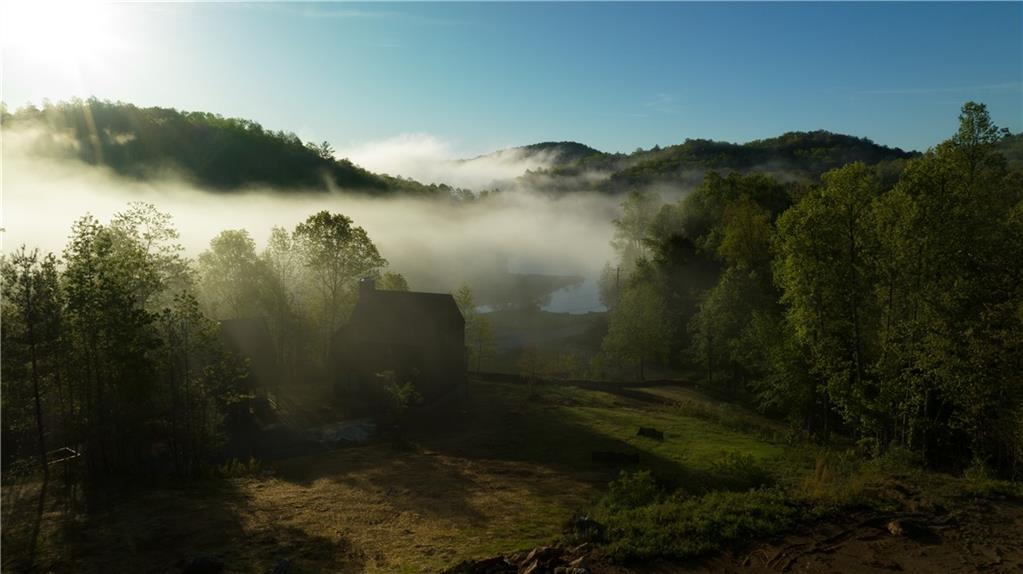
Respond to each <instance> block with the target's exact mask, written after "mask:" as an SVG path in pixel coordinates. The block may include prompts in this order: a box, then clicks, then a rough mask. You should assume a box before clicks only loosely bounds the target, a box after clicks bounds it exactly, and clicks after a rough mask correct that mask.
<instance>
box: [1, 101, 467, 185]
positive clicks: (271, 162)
mask: <svg viewBox="0 0 1023 574" xmlns="http://www.w3.org/2000/svg"><path fill="white" fill-rule="evenodd" d="M3 124H4V127H5V129H18V128H21V127H31V128H42V130H43V134H44V135H46V136H49V138H50V142H51V143H54V142H56V143H57V145H50V146H36V147H37V149H36V150H35V151H37V152H40V151H41V152H44V153H46V152H49V153H61V154H68V153H70V154H71V155H72V156H73V157H75V158H77V159H79V160H81V161H83V162H86V163H89V164H94V165H104V166H107V167H109V168H111V169H113V170H114V171H115V172H117V173H118V174H120V175H123V176H127V177H133V178H139V179H144V178H147V177H151V176H153V175H156V174H161V173H166V172H173V173H175V174H176V175H179V176H182V177H184V178H186V179H188V180H190V181H192V182H193V183H194V184H196V185H198V186H200V187H204V188H208V189H212V190H217V191H231V190H237V189H242V188H246V187H258V186H269V187H274V188H278V189H282V190H297V189H303V190H314V191H327V190H330V189H335V188H339V189H344V190H349V191H359V192H364V193H370V194H388V193H413V194H423V195H430V194H437V193H447V192H450V191H451V189H450V188H449V187H448V186H426V185H422V184H420V183H418V182H415V181H412V180H408V179H404V178H395V177H390V176H386V175H378V174H374V173H371V172H369V171H367V170H365V169H362V168H361V167H358V166H356V165H354V164H352V162H350V161H348V160H347V159H335V158H334V156H333V150H332V149H331V148H330V146H329V144H327V143H326V142H324V143H323V144H312V143H308V142H305V143H304V142H302V140H301V139H299V137H298V136H296V135H295V134H294V133H291V132H282V131H272V130H267V129H265V128H263V126H261V125H260V124H258V123H257V122H254V121H251V120H245V119H238V118H225V117H222V116H220V115H217V114H211V113H206V112H185V111H178V110H175V109H171V108H158V107H153V108H140V107H137V106H135V105H132V104H127V103H121V102H107V101H100V100H96V99H89V100H84V101H83V100H73V101H70V102H62V103H58V104H47V105H45V106H44V107H43V108H42V109H38V108H34V107H27V108H23V109H20V110H18V111H17V112H16V113H13V114H8V113H4V114H3Z"/></svg>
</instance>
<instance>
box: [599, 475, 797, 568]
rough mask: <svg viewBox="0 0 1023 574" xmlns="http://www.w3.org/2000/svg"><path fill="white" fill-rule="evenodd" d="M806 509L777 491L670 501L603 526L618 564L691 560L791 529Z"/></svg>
mask: <svg viewBox="0 0 1023 574" xmlns="http://www.w3.org/2000/svg"><path fill="white" fill-rule="evenodd" d="M800 516H801V509H800V508H799V507H798V506H797V505H795V504H793V503H792V502H790V501H789V500H788V497H787V496H786V494H785V492H784V491H782V490H781V489H778V488H761V489H755V490H749V491H746V492H726V491H715V492H711V493H708V494H705V495H703V496H700V497H691V498H686V497H683V496H671V497H668V498H666V499H663V500H661V501H659V502H654V503H652V504H648V505H645V506H640V507H636V508H626V509H621V510H618V511H611V512H608V513H607V514H606V515H605V516H604V517H603V519H604V522H605V523H606V524H607V526H608V532H609V538H610V540H611V542H610V543H609V544H608V545H607V547H606V550H607V553H608V555H609V556H610V557H612V558H615V559H618V560H636V559H650V558H657V557H664V558H689V557H693V556H698V555H701V554H705V553H708V552H711V551H714V550H719V549H721V548H722V547H723V546H725V545H727V544H731V543H735V542H737V541H740V540H748V539H751V538H755V537H764V536H771V535H774V534H778V533H780V532H783V531H785V530H787V529H789V528H791V527H792V525H793V524H794V523H795V521H796V520H798V518H799V517H800Z"/></svg>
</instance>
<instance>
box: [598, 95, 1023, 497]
mask: <svg viewBox="0 0 1023 574" xmlns="http://www.w3.org/2000/svg"><path fill="white" fill-rule="evenodd" d="M959 120H960V125H959V129H958V131H957V132H956V133H955V134H954V135H953V136H952V137H951V138H950V139H948V140H947V141H945V142H943V143H941V144H940V145H938V146H936V147H935V148H933V149H931V150H929V151H928V152H926V153H924V154H922V155H920V156H919V157H915V158H913V159H911V160H909V161H907V162H906V163H905V165H904V166H901V167H900V169H899V170H898V171H897V172H894V173H893V172H892V171H890V169H889V168H890V166H889V165H884V164H882V165H878V166H868V165H866V164H864V163H862V162H853V163H849V164H846V165H844V166H842V167H839V168H836V169H833V170H831V171H828V172H826V173H825V174H823V175H822V177H821V178H820V181H819V182H817V183H814V184H791V183H782V182H779V181H777V180H775V179H773V178H771V177H768V176H765V175H763V174H748V175H738V174H730V175H728V176H724V177H723V176H719V175H717V174H714V173H711V174H708V175H707V176H706V178H705V179H704V181H703V183H702V185H701V186H700V187H699V188H698V189H696V190H695V191H694V192H692V193H691V194H689V195H688V196H686V197H685V198H684V199H682V200H681V201H679V202H677V203H674V204H668V205H660V204H659V202H658V201H657V200H656V199H655V198H654V197H653V196H651V195H649V194H645V193H638V192H637V193H633V194H632V195H630V196H629V197H628V198H627V199H626V201H625V202H624V210H623V216H622V218H621V219H620V220H618V221H616V228H617V235H616V239H615V241H614V243H613V245H614V246H615V248H616V250H617V252H618V255H619V261H618V265H617V266H614V267H612V266H609V267H608V268H607V269H605V273H604V277H603V279H602V282H601V285H602V296H603V298H604V300H605V303H606V304H607V305H608V307H609V308H610V310H611V312H610V320H609V332H608V334H607V336H606V338H605V340H604V352H605V356H608V357H614V358H615V359H616V360H617V364H618V365H628V366H629V369H630V370H631V369H635V371H634V376H637V377H642V376H643V368H644V365H646V364H649V363H651V362H658V361H659V362H661V363H662V364H663V363H673V364H677V365H682V366H685V367H688V368H690V369H692V370H693V372H695V373H698V376H699V378H700V379H702V380H703V382H704V383H705V384H706V385H708V386H710V387H711V388H714V389H718V390H719V391H721V392H725V393H729V394H731V395H733V396H735V397H739V398H743V399H745V400H747V401H749V402H751V403H753V404H755V405H757V406H758V407H760V408H761V409H762V410H764V411H766V412H770V413H774V414H777V415H779V416H784V417H787V418H788V419H789V420H791V422H792V424H793V425H794V426H795V427H796V428H799V429H802V430H803V431H805V432H806V433H808V434H811V435H813V436H817V437H820V438H824V439H826V438H827V437H828V436H831V435H833V434H834V433H842V434H848V435H852V436H854V437H855V438H856V439H857V440H858V441H859V442H860V444H861V446H862V447H863V448H864V449H867V450H869V451H872V452H875V453H879V452H883V451H885V450H887V449H889V448H892V447H900V448H905V449H909V450H912V451H914V452H916V453H919V454H920V455H921V456H922V457H923V458H924V459H925V460H927V461H928V462H929V463H932V464H936V465H946V466H953V467H964V466H968V465H977V466H980V467H986V468H991V469H996V470H998V471H1000V472H1002V473H1004V474H1006V475H1009V476H1012V477H1017V478H1018V477H1019V476H1020V475H1021V473H1023V379H1021V377H1023V174H1021V172H1019V171H1018V170H1016V169H1012V168H1010V166H1009V164H1008V162H1007V160H1006V157H1005V156H1004V155H1003V153H1001V151H1000V150H1002V149H1004V147H1005V145H1006V143H1005V142H1006V140H1010V139H1013V138H1014V136H1010V135H1009V134H1008V133H1007V132H1006V131H1005V130H999V129H998V128H997V127H996V126H994V125H993V124H992V122H991V119H990V117H989V114H988V112H987V110H986V108H985V107H984V106H983V105H982V104H977V103H973V102H969V103H967V104H965V105H964V106H963V108H962V112H961V115H960V117H959ZM625 376H628V375H627V374H626V375H625Z"/></svg>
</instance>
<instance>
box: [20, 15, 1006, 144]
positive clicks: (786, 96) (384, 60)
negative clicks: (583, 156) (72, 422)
mask: <svg viewBox="0 0 1023 574" xmlns="http://www.w3.org/2000/svg"><path fill="white" fill-rule="evenodd" d="M2 10H3V12H0V44H2V45H3V55H2V63H3V69H2V86H0V96H2V100H3V101H4V102H5V103H6V105H7V106H8V107H10V108H15V109H16V108H18V107H20V106H22V105H25V104H27V103H33V104H40V103H41V102H42V100H43V99H44V98H48V99H50V100H53V101H57V100H63V99H67V98H70V97H73V96H80V97H88V96H95V97H98V98H100V99H109V100H121V101H125V102H131V103H134V104H136V105H140V106H163V107H173V108H177V109H182V110H191V111H210V112H215V113H220V114H223V115H226V116H235V117H243V118H248V119H253V120H256V121H258V122H259V123H261V124H262V125H263V126H264V127H267V128H270V129H275V130H277V129H281V130H286V131H293V132H295V133H297V134H298V135H299V136H300V137H301V138H302V139H303V140H314V141H322V140H327V141H329V142H330V143H331V144H332V145H333V146H334V147H335V148H337V149H338V150H340V151H342V152H343V151H344V150H349V149H352V150H354V149H360V148H364V147H365V146H367V145H371V144H373V143H374V142H387V141H395V140H397V141H413V142H415V141H423V142H427V143H428V144H429V145H434V146H439V147H440V148H441V149H442V152H443V153H444V154H446V155H449V156H452V157H472V156H474V155H478V154H482V153H487V152H490V151H493V150H495V149H499V148H502V147H507V146H513V145H524V144H529V143H534V142H538V141H562V140H574V141H579V142H583V143H586V144H588V145H591V146H593V147H596V148H598V149H601V150H604V151H623V152H630V151H632V150H634V149H636V148H638V147H643V148H649V147H652V146H654V145H660V146H665V145H670V144H673V143H679V142H681V141H683V140H685V139H686V138H710V139H717V140H727V141H736V142H744V141H749V140H753V139H760V138H766V137H772V136H776V135H779V134H781V133H784V132H786V131H792V130H814V129H826V130H830V131H834V132H842V133H849V134H853V135H857V136H864V137H869V138H871V139H873V140H874V141H876V142H878V143H882V144H885V145H891V146H898V147H902V148H904V149H916V150H924V149H926V148H928V147H930V146H933V145H935V144H937V143H939V142H940V141H942V140H943V139H946V138H947V137H948V136H949V135H951V134H952V133H953V132H954V131H955V128H956V125H957V115H958V110H959V107H960V106H961V105H962V103H963V102H965V101H967V100H976V101H981V102H984V103H986V104H987V105H988V108H989V110H990V112H991V115H992V118H993V120H994V121H995V123H997V124H998V125H1000V126H1004V127H1008V128H1010V129H1011V130H1013V131H1014V132H1018V131H1021V130H1023V3H1019V2H1013V3H997V4H980V3H963V4H960V3H939V4H931V3H905V4H903V3H898V4H896V3H791V4H790V3H752V4H749V3H445V4H432V3H411V4H408V3H371V4H365V3H343V4H333V3H331V4H327V3H315V4H299V3H261V4H247V3H246V4H242V3H205V4H204V3H160V4H154V3H119V4H98V3H89V2H58V3H56V4H46V3H42V2H29V3H25V2H17V1H13V2H12V1H8V0H4V2H3V8H2Z"/></svg>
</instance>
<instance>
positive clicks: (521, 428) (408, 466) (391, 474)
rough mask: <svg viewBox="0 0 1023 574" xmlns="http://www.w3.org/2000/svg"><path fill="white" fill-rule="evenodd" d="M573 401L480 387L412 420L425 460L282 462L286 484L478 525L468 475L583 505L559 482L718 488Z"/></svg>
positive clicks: (344, 456)
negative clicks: (352, 494)
mask: <svg viewBox="0 0 1023 574" xmlns="http://www.w3.org/2000/svg"><path fill="white" fill-rule="evenodd" d="M564 398H565V397H561V396H560V395H555V394H553V393H552V394H550V395H549V396H548V397H547V398H544V397H543V395H542V391H541V397H539V398H538V397H536V396H531V391H530V390H529V389H528V388H526V387H525V386H520V385H514V384H489V383H488V384H478V385H475V386H474V388H473V391H472V393H471V394H470V396H469V398H468V399H467V401H465V402H462V403H452V404H450V405H448V406H447V407H446V408H444V409H433V410H430V411H426V412H422V413H420V414H418V415H413V416H412V417H410V420H409V421H408V425H407V436H409V437H410V438H411V439H412V441H414V443H415V444H416V445H417V447H418V450H417V451H412V452H409V451H401V450H397V449H392V448H391V447H389V446H386V445H374V446H367V447H358V448H353V449H347V450H342V451H338V452H335V453H331V454H327V455H316V456H315V457H304V458H299V459H292V460H288V461H281V462H280V463H279V469H280V471H279V473H278V478H279V479H281V480H284V481H288V482H292V483H296V484H300V485H302V486H309V485H311V484H312V483H314V482H316V481H318V480H324V479H325V480H331V481H334V482H338V483H343V484H347V485H350V486H352V487H354V488H358V489H362V490H365V491H367V493H372V494H373V495H382V497H383V498H384V499H386V500H387V501H388V503H389V504H391V505H392V506H394V507H395V508H397V509H399V510H408V511H412V512H416V513H419V514H425V515H431V516H437V517H441V518H450V519H455V520H458V521H463V522H466V523H469V524H476V525H481V524H483V523H485V521H486V517H485V516H484V514H482V513H481V512H479V510H478V509H477V508H476V507H474V505H473V503H472V502H471V501H470V499H469V498H470V496H472V495H473V494H474V491H477V492H476V494H478V491H479V490H480V489H477V488H476V487H477V486H479V485H477V483H476V478H475V477H476V476H479V475H478V473H476V472H467V471H466V470H465V469H466V467H467V466H473V467H475V468H477V469H478V468H480V467H482V469H483V471H484V472H486V473H488V474H490V475H504V476H509V475H515V474H520V475H521V476H515V477H513V479H512V481H510V482H514V483H515V484H516V486H521V487H522V488H524V489H525V490H527V491H528V492H530V493H531V494H533V495H535V496H537V497H539V498H541V499H547V500H554V499H558V498H566V497H571V496H572V495H578V493H577V492H564V489H565V488H566V484H569V482H568V481H565V480H553V479H551V476H552V475H556V476H555V478H557V477H561V476H564V477H571V478H572V479H573V481H575V484H578V482H584V483H588V484H590V485H592V486H594V487H596V488H597V489H599V490H602V489H603V487H604V486H605V485H606V484H607V483H608V482H609V481H610V480H612V479H613V478H615V477H616V476H617V475H618V473H619V472H620V471H621V470H623V469H624V470H642V469H647V470H651V471H652V472H653V473H654V475H655V476H657V477H658V479H659V480H660V481H661V482H664V483H665V484H667V485H687V486H689V487H690V488H692V489H694V490H695V489H697V488H698V486H697V485H706V484H708V483H709V482H711V481H712V479H713V477H711V476H709V475H708V474H707V473H706V472H705V471H701V470H697V469H694V468H692V467H689V466H687V465H685V464H683V463H681V462H679V461H678V460H673V459H670V458H666V457H664V456H660V455H658V454H656V453H655V452H652V451H651V450H650V449H643V448H639V447H637V446H636V445H634V444H630V443H629V442H626V441H624V440H621V439H619V438H616V437H613V436H609V435H608V434H604V433H602V432H600V431H599V430H597V429H594V428H592V426H589V425H587V424H586V421H585V420H583V419H582V418H581V417H580V416H579V415H578V413H577V412H575V411H574V410H573V409H572V408H566V406H571V402H570V401H569V403H565V401H564V400H563V399H564ZM584 406H585V405H584ZM601 406H602V407H603V408H615V407H614V406H613V405H601ZM630 432H635V429H632V430H631V431H630ZM595 452H605V453H607V452H609V453H620V454H621V455H623V456H622V457H620V458H621V460H622V463H621V464H615V463H611V464H608V463H601V462H595V461H594V457H593V453H595ZM433 454H440V455H444V456H432V455H433ZM612 458H613V457H612ZM629 459H635V460H636V461H637V462H636V463H634V464H633V463H629V462H627V461H628V460H629ZM537 468H540V469H546V471H549V472H546V473H545V472H536V469H537ZM575 498H577V496H575Z"/></svg>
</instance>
